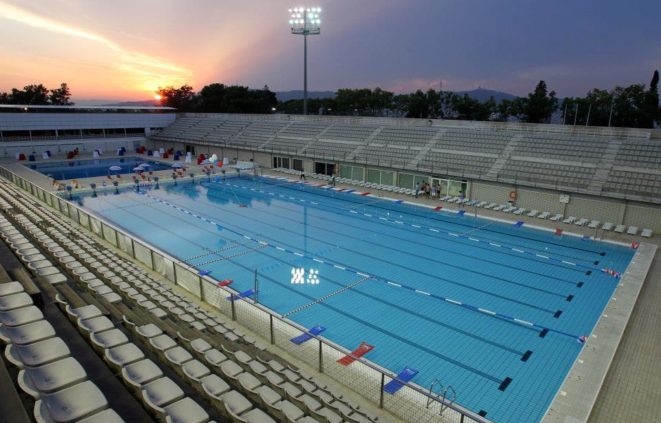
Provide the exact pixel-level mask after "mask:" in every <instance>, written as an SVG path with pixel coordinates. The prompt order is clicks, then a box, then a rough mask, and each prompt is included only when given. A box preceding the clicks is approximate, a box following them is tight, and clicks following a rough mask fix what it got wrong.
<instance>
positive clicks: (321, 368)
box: [319, 339, 324, 373]
mask: <svg viewBox="0 0 661 423" xmlns="http://www.w3.org/2000/svg"><path fill="white" fill-rule="evenodd" d="M323 345H324V343H323V342H321V339H320V340H319V373H323V372H324V354H323Z"/></svg>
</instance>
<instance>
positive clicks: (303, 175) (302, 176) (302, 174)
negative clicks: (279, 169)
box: [301, 171, 305, 181]
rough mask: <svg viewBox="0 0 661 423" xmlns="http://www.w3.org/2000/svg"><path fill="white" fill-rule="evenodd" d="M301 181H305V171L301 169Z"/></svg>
mask: <svg viewBox="0 0 661 423" xmlns="http://www.w3.org/2000/svg"><path fill="white" fill-rule="evenodd" d="M301 181H305V172H303V171H301Z"/></svg>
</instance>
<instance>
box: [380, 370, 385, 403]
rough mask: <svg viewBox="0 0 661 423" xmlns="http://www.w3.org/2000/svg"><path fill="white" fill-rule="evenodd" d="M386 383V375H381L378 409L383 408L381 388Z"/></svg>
mask: <svg viewBox="0 0 661 423" xmlns="http://www.w3.org/2000/svg"><path fill="white" fill-rule="evenodd" d="M385 382H386V375H385V373H383V372H382V373H381V392H380V393H379V408H383V388H384V386H385Z"/></svg>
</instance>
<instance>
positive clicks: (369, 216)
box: [228, 183, 594, 269]
mask: <svg viewBox="0 0 661 423" xmlns="http://www.w3.org/2000/svg"><path fill="white" fill-rule="evenodd" d="M228 185H232V186H234V187H235V188H244V189H247V188H248V187H246V186H241V185H236V184H229V183H228ZM280 197H282V198H285V196H284V195H282V194H280ZM289 199H291V200H299V201H300V202H301V203H306V202H308V200H305V199H300V198H296V197H293V196H289ZM381 201H386V200H384V199H380V200H376V201H373V202H368V203H364V204H360V205H359V206H356V207H361V206H366V205H370V204H373V203H377V202H381ZM309 202H310V203H311V204H315V205H318V203H314V202H312V201H309ZM338 208H339V207H338ZM339 209H340V210H347V209H343V208H339ZM348 211H349V212H350V213H352V214H356V215H358V214H362V215H363V216H365V217H368V218H374V217H375V216H373V215H371V214H368V213H359V212H357V211H356V210H353V206H352V208H350V209H349V210H348ZM378 219H379V220H383V221H385V222H394V223H395V224H398V225H407V226H410V227H412V228H415V229H427V230H429V231H430V232H436V233H440V231H439V230H438V229H436V228H432V227H423V226H421V225H418V224H414V223H404V222H402V221H401V220H391V219H388V218H385V217H382V216H381V217H378ZM492 223H493V222H492ZM492 223H489V224H487V225H485V226H489V225H491V224H492ZM478 229H481V228H478ZM475 230H476V229H474V230H471V231H467V232H464V233H461V234H457V233H454V232H445V231H443V233H446V234H447V235H450V236H452V237H455V238H464V239H468V240H469V241H473V242H482V243H484V244H488V245H490V246H492V247H496V248H500V247H502V245H501V244H497V243H494V242H488V241H485V240H481V239H478V238H475V237H471V236H469V234H470V233H471V232H474V231H475ZM538 242H539V241H538ZM505 248H507V249H509V250H511V251H514V252H517V253H520V254H526V255H529V256H531V257H538V255H537V253H536V252H535V251H527V250H522V249H520V248H514V247H505ZM546 259H547V260H550V261H554V262H556V263H563V264H566V265H569V266H574V267H583V268H586V269H594V268H593V267H589V266H587V265H577V264H576V263H573V262H569V261H566V260H561V259H558V258H554V257H547V258H546Z"/></svg>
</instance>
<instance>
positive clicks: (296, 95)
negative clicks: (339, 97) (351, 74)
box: [275, 90, 335, 102]
mask: <svg viewBox="0 0 661 423" xmlns="http://www.w3.org/2000/svg"><path fill="white" fill-rule="evenodd" d="M275 95H276V97H277V98H278V101H282V102H284V101H288V100H302V99H303V90H292V91H278V92H276V93H275ZM333 97H335V91H308V98H333Z"/></svg>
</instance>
